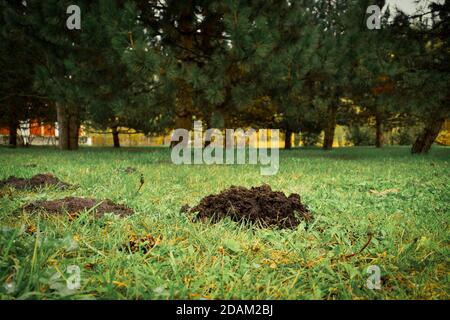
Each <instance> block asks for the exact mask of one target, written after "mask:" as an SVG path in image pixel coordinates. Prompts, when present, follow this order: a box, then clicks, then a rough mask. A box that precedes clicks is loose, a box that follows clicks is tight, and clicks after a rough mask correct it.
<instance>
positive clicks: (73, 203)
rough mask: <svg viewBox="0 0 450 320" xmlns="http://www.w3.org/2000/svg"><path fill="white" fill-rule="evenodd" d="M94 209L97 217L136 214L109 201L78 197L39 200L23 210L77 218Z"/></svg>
mask: <svg viewBox="0 0 450 320" xmlns="http://www.w3.org/2000/svg"><path fill="white" fill-rule="evenodd" d="M100 202H101V203H100ZM93 207H95V209H94V210H93V211H95V213H96V216H97V217H101V216H103V215H104V214H105V213H114V214H118V215H120V216H128V215H131V214H133V213H134V212H133V210H132V209H130V208H128V207H127V206H124V205H122V204H116V203H114V202H112V201H111V200H109V199H106V200H103V201H98V200H96V199H91V198H77V197H66V198H64V199H60V200H52V201H44V200H39V201H35V202H32V203H30V204H28V205H26V206H25V207H23V209H24V210H25V211H26V212H29V213H32V212H35V211H45V212H47V213H49V214H65V213H69V214H70V216H71V217H77V216H78V215H79V214H80V213H81V212H82V211H83V210H89V209H92V208H93Z"/></svg>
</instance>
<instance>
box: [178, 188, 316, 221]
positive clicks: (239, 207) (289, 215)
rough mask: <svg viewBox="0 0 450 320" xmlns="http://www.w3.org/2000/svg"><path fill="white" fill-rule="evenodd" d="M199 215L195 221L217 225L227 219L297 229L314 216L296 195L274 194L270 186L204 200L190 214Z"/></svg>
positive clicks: (228, 191) (234, 191)
mask: <svg viewBox="0 0 450 320" xmlns="http://www.w3.org/2000/svg"><path fill="white" fill-rule="evenodd" d="M182 209H183V210H182V211H186V208H185V206H183V208H182ZM188 213H190V214H197V215H196V216H195V220H201V221H204V220H208V219H209V220H210V221H211V222H217V221H219V220H221V219H223V218H225V217H230V218H231V219H232V220H234V221H242V220H243V221H248V222H252V223H255V224H260V225H262V226H264V227H269V226H274V227H279V228H295V227H296V226H297V225H298V224H299V223H300V222H301V221H302V220H303V221H309V220H311V219H312V215H311V213H310V212H309V210H308V208H307V207H306V206H305V205H303V204H302V202H301V199H300V196H299V195H298V194H296V193H293V194H291V195H290V196H289V197H286V195H285V194H284V193H283V192H278V191H272V189H271V187H270V186H269V185H266V184H264V185H262V186H260V187H252V188H251V189H247V188H245V187H236V186H231V187H230V188H229V189H227V190H224V191H222V192H221V193H219V194H217V195H209V196H206V197H204V198H203V199H202V200H201V201H200V203H199V204H198V205H197V206H195V207H193V208H192V209H190V210H189V211H188Z"/></svg>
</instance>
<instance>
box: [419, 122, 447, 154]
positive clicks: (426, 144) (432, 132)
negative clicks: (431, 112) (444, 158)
mask: <svg viewBox="0 0 450 320" xmlns="http://www.w3.org/2000/svg"><path fill="white" fill-rule="evenodd" d="M444 122H445V117H440V118H437V119H436V118H433V119H430V121H428V123H427V125H426V126H425V128H424V130H423V131H422V133H421V134H420V135H419V136H418V137H417V139H416V141H415V142H414V144H413V146H412V149H411V152H412V153H414V154H421V153H428V151H430V149H431V145H432V144H433V142H434V140H436V138H437V136H438V135H439V132H440V131H441V128H442V126H443V124H444Z"/></svg>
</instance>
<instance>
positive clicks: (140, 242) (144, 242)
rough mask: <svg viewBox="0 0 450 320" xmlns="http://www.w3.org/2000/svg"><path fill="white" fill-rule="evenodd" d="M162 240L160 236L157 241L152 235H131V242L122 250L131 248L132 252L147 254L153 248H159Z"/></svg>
mask: <svg viewBox="0 0 450 320" xmlns="http://www.w3.org/2000/svg"><path fill="white" fill-rule="evenodd" d="M161 240H162V236H158V237H157V238H156V239H155V238H154V237H153V236H152V235H151V234H147V235H145V236H141V237H138V236H137V235H131V236H130V237H129V241H128V243H127V244H125V245H124V246H123V247H122V249H125V250H126V249H127V248H129V250H130V252H132V253H136V252H142V253H144V254H146V253H147V252H149V251H150V250H151V249H153V247H155V246H157V245H158V244H159V243H160V242H161Z"/></svg>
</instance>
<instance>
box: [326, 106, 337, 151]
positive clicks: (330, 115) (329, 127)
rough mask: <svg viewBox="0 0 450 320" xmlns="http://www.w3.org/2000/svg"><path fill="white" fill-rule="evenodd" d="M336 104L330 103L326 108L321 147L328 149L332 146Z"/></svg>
mask: <svg viewBox="0 0 450 320" xmlns="http://www.w3.org/2000/svg"><path fill="white" fill-rule="evenodd" d="M337 109H338V106H337V104H336V105H331V106H329V107H328V110H327V120H326V121H327V122H326V124H325V130H324V131H325V137H324V139H323V149H324V150H330V149H332V148H333V141H334V131H335V130H336V115H337Z"/></svg>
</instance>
